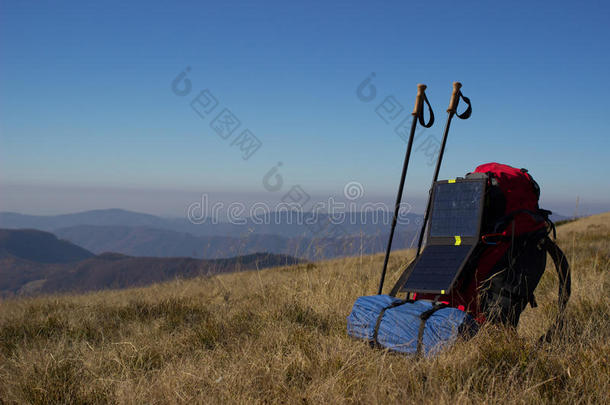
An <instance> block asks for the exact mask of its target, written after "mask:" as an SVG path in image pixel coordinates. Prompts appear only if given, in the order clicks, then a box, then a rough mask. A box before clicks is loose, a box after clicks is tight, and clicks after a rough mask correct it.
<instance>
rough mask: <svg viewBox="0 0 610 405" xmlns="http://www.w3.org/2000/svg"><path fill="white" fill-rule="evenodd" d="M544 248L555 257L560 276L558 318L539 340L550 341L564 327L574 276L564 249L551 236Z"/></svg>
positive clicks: (546, 240)
mask: <svg viewBox="0 0 610 405" xmlns="http://www.w3.org/2000/svg"><path fill="white" fill-rule="evenodd" d="M543 246H544V248H545V249H546V251H547V252H548V254H549V255H550V256H551V258H552V259H553V262H554V263H555V270H557V276H558V277H559V298H558V303H557V304H558V307H559V311H558V313H557V319H556V321H555V323H554V324H553V325H551V327H550V328H549V330H548V331H547V332H546V333H545V334H544V335H542V336H541V337H540V339H539V342H540V343H542V342H546V343H549V342H550V341H551V340H552V339H553V336H554V335H555V334H556V333H557V332H558V331H560V330H561V329H562V328H563V325H564V320H565V310H566V307H567V305H568V300H569V299H570V293H571V290H572V277H571V274H570V273H571V272H570V265H569V263H568V259H567V258H566V256H565V254H564V253H563V251H562V250H561V249H560V248H559V246H557V244H556V243H555V242H554V241H553V240H552V239H550V238H548V237H547V238H546V239H545V241H544V245H543Z"/></svg>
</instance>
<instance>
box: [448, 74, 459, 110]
mask: <svg viewBox="0 0 610 405" xmlns="http://www.w3.org/2000/svg"><path fill="white" fill-rule="evenodd" d="M461 88H462V83H460V82H453V93H451V101H449V108H447V112H448V113H456V112H457V106H458V103H459V102H460V89H461Z"/></svg>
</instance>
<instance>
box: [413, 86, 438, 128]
mask: <svg viewBox="0 0 610 405" xmlns="http://www.w3.org/2000/svg"><path fill="white" fill-rule="evenodd" d="M424 103H426V105H427V106H428V114H429V116H430V117H429V118H428V122H427V123H426V122H425V121H424V109H423V108H420V109H419V114H417V118H418V119H419V123H420V124H421V126H422V127H424V128H430V127H431V126H432V124H434V112H433V111H432V107H431V106H430V103H429V102H428V97H426V93H424Z"/></svg>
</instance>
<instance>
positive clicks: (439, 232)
mask: <svg viewBox="0 0 610 405" xmlns="http://www.w3.org/2000/svg"><path fill="white" fill-rule="evenodd" d="M484 186H485V184H484V183H483V182H482V181H464V182H455V183H436V184H435V186H434V200H433V204H432V212H431V215H430V237H431V238H434V237H439V236H449V237H453V236H455V235H460V236H476V235H477V234H478V232H479V218H480V215H479V214H480V208H481V195H482V193H483V187H484Z"/></svg>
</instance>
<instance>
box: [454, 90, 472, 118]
mask: <svg viewBox="0 0 610 405" xmlns="http://www.w3.org/2000/svg"><path fill="white" fill-rule="evenodd" d="M459 97H460V98H461V99H462V100H464V102H465V103H466V104H468V108H467V109H466V111H464V112H463V113H461V114H458V112H457V107H456V109H455V115H457V116H458V118H460V119H463V120H467V119H468V118H470V115H471V114H472V105H471V104H470V99H469V98H468V97H465V96H464V95H463V94H462V92H461V91H460V92H459Z"/></svg>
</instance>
